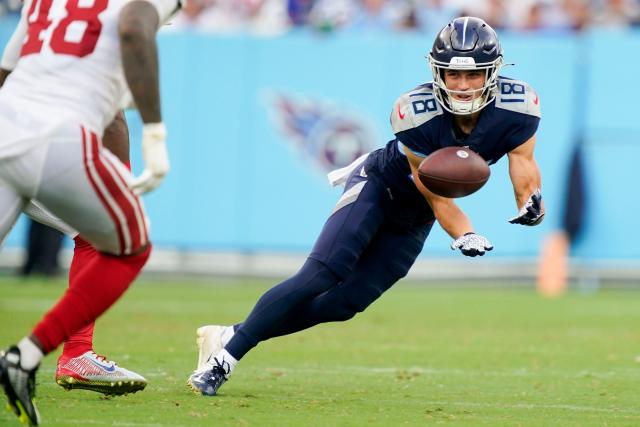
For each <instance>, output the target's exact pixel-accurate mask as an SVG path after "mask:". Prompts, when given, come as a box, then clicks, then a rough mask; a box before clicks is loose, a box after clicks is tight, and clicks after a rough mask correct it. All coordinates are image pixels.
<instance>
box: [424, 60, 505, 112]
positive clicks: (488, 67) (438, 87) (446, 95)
mask: <svg viewBox="0 0 640 427" xmlns="http://www.w3.org/2000/svg"><path fill="white" fill-rule="evenodd" d="M429 65H430V66H431V73H432V74H433V87H434V95H435V97H436V99H437V100H438V102H439V103H440V105H441V106H442V108H444V109H445V110H446V111H448V112H450V113H453V114H457V115H469V114H473V113H476V112H478V111H480V110H482V109H483V108H484V107H486V106H487V105H489V103H491V102H492V101H493V100H494V99H495V97H496V91H497V89H496V88H497V80H498V73H499V71H500V68H502V66H503V60H502V55H499V56H498V57H497V58H496V59H495V60H493V61H491V62H485V63H478V64H476V63H475V60H474V59H473V58H472V57H469V56H464V57H458V56H456V57H453V58H451V61H450V62H442V61H438V60H436V59H435V58H434V57H433V55H432V54H429ZM445 70H459V71H471V70H477V71H484V73H485V81H484V86H482V87H481V88H479V89H473V90H468V91H456V90H450V89H447V86H446V84H445V81H444V73H445ZM478 92H480V94H479V95H478ZM456 94H458V95H460V94H463V95H472V99H470V100H468V101H464V100H461V99H456V98H455V97H454V95H456ZM476 95H478V96H476Z"/></svg>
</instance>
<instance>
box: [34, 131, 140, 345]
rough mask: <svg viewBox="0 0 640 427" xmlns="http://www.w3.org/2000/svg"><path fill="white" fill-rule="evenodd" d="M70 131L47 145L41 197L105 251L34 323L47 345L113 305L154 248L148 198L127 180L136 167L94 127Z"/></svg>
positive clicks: (64, 219)
mask: <svg viewBox="0 0 640 427" xmlns="http://www.w3.org/2000/svg"><path fill="white" fill-rule="evenodd" d="M65 132H66V133H63V134H61V135H58V136H57V138H56V139H55V140H54V142H52V143H51V147H50V149H49V150H48V152H47V158H46V161H45V163H44V170H43V174H42V175H43V177H42V181H41V185H40V187H39V192H38V194H37V195H36V198H37V199H38V200H39V201H40V202H42V204H43V205H44V206H45V207H46V208H47V209H48V210H49V211H51V212H52V213H53V214H54V215H56V216H57V217H59V218H60V219H61V220H62V221H64V222H65V223H67V224H69V225H70V226H71V227H73V228H74V229H76V230H77V231H78V232H79V233H80V235H82V236H83V237H84V238H86V239H87V240H88V241H89V242H91V244H92V245H93V246H94V247H95V248H96V249H97V250H98V251H100V252H99V253H97V255H96V258H95V259H94V260H92V262H90V263H89V264H88V265H87V266H85V267H83V268H82V269H81V271H80V272H79V274H78V276H77V284H76V285H75V286H73V287H70V288H69V289H68V290H67V292H66V293H65V295H64V296H63V298H62V299H61V300H60V301H59V303H58V304H57V305H56V306H55V307H54V308H53V309H52V310H51V311H50V312H49V313H48V314H47V315H46V316H45V318H44V319H43V321H42V322H40V324H38V326H36V328H35V329H34V331H33V332H34V335H35V336H36V337H37V338H38V339H40V341H41V342H42V347H43V351H44V352H45V353H47V352H49V351H51V350H53V349H54V348H55V347H57V346H58V345H59V344H60V343H61V342H62V341H64V340H65V339H66V338H68V337H69V336H70V335H71V334H73V333H75V332H76V331H78V330H79V329H81V328H83V327H85V326H87V325H89V324H90V323H92V322H93V321H95V319H96V318H97V317H98V316H99V315H100V314H102V313H103V312H104V311H105V310H106V309H107V308H109V307H110V306H111V305H112V304H113V303H114V302H115V301H116V300H117V299H118V298H119V297H120V296H121V295H122V294H123V293H124V291H125V290H126V289H127V288H128V286H129V284H130V283H131V282H132V281H133V280H134V279H135V277H136V276H137V275H138V273H139V272H140V270H141V269H142V267H143V266H144V264H145V262H146V260H147V258H148V257H149V253H150V250H151V245H150V244H149V243H148V236H147V226H146V219H145V214H144V210H143V208H142V203H141V201H140V199H139V198H138V197H137V196H136V195H135V194H134V193H133V192H132V191H131V189H130V188H129V187H128V185H127V182H128V180H129V179H130V172H129V171H128V170H127V169H126V168H125V167H124V165H122V164H121V163H120V162H119V161H118V160H117V159H116V158H115V157H114V156H113V155H112V154H110V153H108V152H107V151H106V150H104V149H102V147H101V145H100V141H99V139H98V137H97V135H96V134H94V133H91V132H89V131H87V130H85V129H80V128H78V129H75V128H73V129H65ZM78 138H81V139H82V144H78V142H77V139H78ZM61 171H62V172H61ZM70 189H72V190H73V191H70Z"/></svg>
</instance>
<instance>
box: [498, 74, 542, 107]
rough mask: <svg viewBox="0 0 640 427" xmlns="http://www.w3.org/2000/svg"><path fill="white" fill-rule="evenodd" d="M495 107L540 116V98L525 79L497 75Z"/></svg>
mask: <svg viewBox="0 0 640 427" xmlns="http://www.w3.org/2000/svg"><path fill="white" fill-rule="evenodd" d="M496 90H497V94H496V108H502V109H503V110H509V111H515V112H516V113H523V114H529V115H530V116H536V117H540V99H539V98H538V94H537V93H536V92H535V91H534V90H533V88H532V87H531V86H530V85H529V84H528V83H527V82H525V81H522V80H512V79H509V78H506V77H498V87H497V89H496Z"/></svg>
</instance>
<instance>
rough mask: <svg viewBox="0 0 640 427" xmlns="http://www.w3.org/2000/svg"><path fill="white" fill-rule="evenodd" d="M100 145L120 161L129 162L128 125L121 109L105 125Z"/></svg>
mask: <svg viewBox="0 0 640 427" xmlns="http://www.w3.org/2000/svg"><path fill="white" fill-rule="evenodd" d="M102 145H104V147H105V148H106V149H107V150H109V151H111V152H112V153H113V154H115V156H116V157H117V158H118V159H119V160H120V161H121V162H122V163H125V164H126V163H128V162H129V127H128V126H127V121H126V119H125V117H124V113H123V112H122V111H120V112H118V114H117V115H116V117H115V119H113V121H112V122H111V123H110V124H109V126H107V128H106V129H105V130H104V135H103V136H102Z"/></svg>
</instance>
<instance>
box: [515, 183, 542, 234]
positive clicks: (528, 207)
mask: <svg viewBox="0 0 640 427" xmlns="http://www.w3.org/2000/svg"><path fill="white" fill-rule="evenodd" d="M543 218H544V212H542V192H541V191H540V189H539V188H538V189H537V190H536V191H534V192H533V194H532V195H531V196H529V200H527V203H525V204H524V206H523V207H522V209H520V211H519V212H518V216H514V217H513V218H511V219H510V220H509V222H510V223H511V224H521V225H529V226H532V225H538V224H540V223H541V222H542V219H543Z"/></svg>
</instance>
